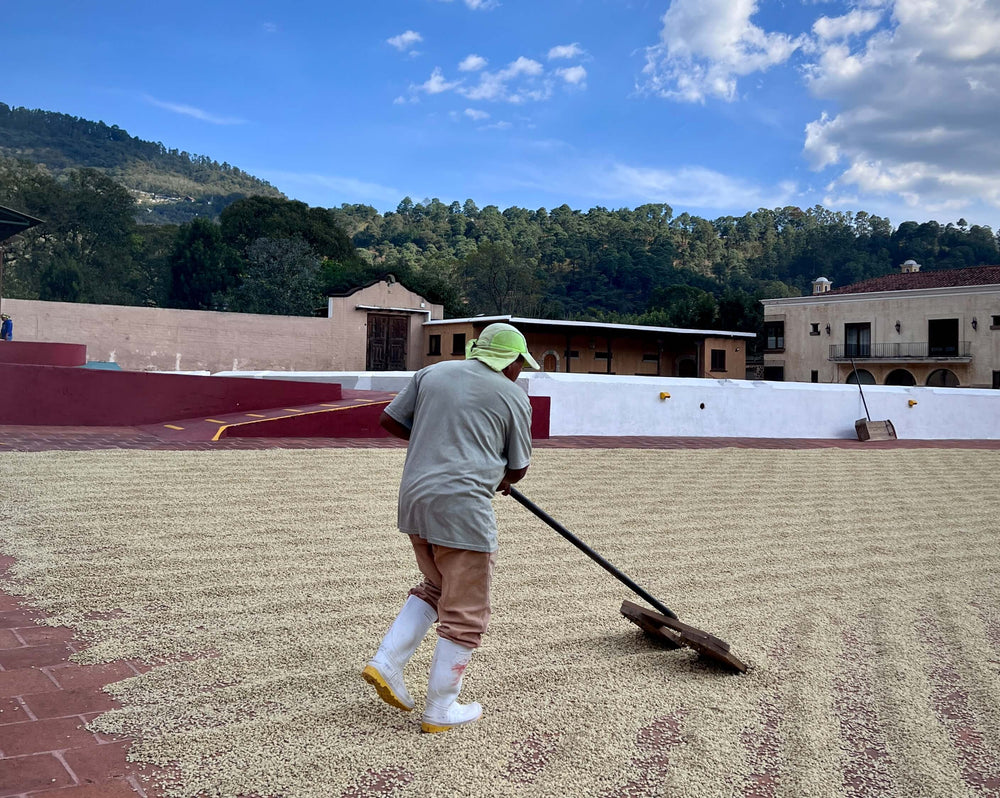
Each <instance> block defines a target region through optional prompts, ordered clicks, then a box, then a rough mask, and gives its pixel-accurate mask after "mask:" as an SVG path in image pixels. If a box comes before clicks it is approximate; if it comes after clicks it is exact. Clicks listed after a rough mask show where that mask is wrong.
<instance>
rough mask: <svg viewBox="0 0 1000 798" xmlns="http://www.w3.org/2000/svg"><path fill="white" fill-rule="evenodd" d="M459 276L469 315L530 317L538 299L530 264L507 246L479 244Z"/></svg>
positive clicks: (488, 243)
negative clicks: (469, 311)
mask: <svg viewBox="0 0 1000 798" xmlns="http://www.w3.org/2000/svg"><path fill="white" fill-rule="evenodd" d="M461 274H462V282H463V285H464V286H465V295H466V298H467V299H468V302H469V307H470V309H471V310H472V311H473V312H481V313H487V314H508V313H509V314H518V315H531V314H532V313H533V312H534V310H535V309H536V308H537V306H538V302H539V300H540V299H541V295H540V293H539V290H538V281H537V279H536V278H535V275H534V271H533V269H532V264H531V263H530V262H529V261H528V260H527V259H526V258H524V257H523V256H519V255H517V254H516V253H515V252H514V248H513V247H511V246H510V245H509V244H496V243H493V242H492V241H481V242H480V244H479V246H478V248H477V249H476V251H475V252H473V253H471V254H470V255H469V256H468V257H467V258H466V259H465V261H464V262H463V263H462V266H461Z"/></svg>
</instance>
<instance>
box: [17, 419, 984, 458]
mask: <svg viewBox="0 0 1000 798" xmlns="http://www.w3.org/2000/svg"><path fill="white" fill-rule="evenodd" d="M533 445H534V447H535V448H536V449H723V448H732V447H735V448H739V449H830V448H837V449H1000V440H933V441H924V440H897V441H865V442H862V441H858V440H855V439H853V438H681V437H676V438H655V437H621V436H618V437H610V436H609V437H605V436H597V435H583V436H574V437H554V438H549V439H547V440H536V441H534V442H533ZM405 446H406V442H405V441H401V440H398V439H396V438H223V439H222V440H218V441H190V440H176V439H173V440H171V439H169V438H164V437H160V436H158V435H154V434H153V433H151V432H149V431H148V428H145V429H140V428H138V427H14V426H3V425H0V452H4V451H7V452H45V451H91V450H95V449H145V450H157V451H199V450H200V451H219V450H228V449H344V448H349V449H399V448H403V447H405Z"/></svg>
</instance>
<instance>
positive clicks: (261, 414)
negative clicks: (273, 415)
mask: <svg viewBox="0 0 1000 798" xmlns="http://www.w3.org/2000/svg"><path fill="white" fill-rule="evenodd" d="M246 415H248V416H250V417H251V418H267V416H265V415H264V414H263V413H247V414H246Z"/></svg>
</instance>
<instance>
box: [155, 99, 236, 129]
mask: <svg viewBox="0 0 1000 798" xmlns="http://www.w3.org/2000/svg"><path fill="white" fill-rule="evenodd" d="M143 97H144V99H145V100H146V102H148V103H149V104H150V105H155V106H156V107H157V108H163V109H165V110H167V111H172V112H173V113H175V114H181V115H182V116H190V117H193V118H194V119H198V120H201V121H202V122H209V123H211V124H213V125H245V124H246V121H247V120H245V119H240V118H239V117H236V116H219V115H218V114H213V113H211V112H209V111H204V110H202V109H201V108H195V107H194V106H193V105H184V104H183V103H173V102H167V101H166V100H157V99H156V98H155V97H150V96H149V95H148V94H146V95H143Z"/></svg>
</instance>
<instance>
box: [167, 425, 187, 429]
mask: <svg viewBox="0 0 1000 798" xmlns="http://www.w3.org/2000/svg"><path fill="white" fill-rule="evenodd" d="M163 426H164V427H166V428H167V429H184V427H175V426H174V425H173V424H164V425H163Z"/></svg>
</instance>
